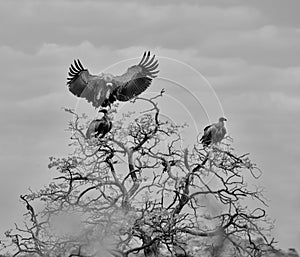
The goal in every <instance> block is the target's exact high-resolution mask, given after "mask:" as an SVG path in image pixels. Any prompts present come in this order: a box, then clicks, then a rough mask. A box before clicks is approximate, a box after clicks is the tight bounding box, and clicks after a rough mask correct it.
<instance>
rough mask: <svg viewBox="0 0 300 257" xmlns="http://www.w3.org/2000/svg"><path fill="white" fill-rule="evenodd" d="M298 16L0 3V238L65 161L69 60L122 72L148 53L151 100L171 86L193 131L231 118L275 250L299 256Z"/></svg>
mask: <svg viewBox="0 0 300 257" xmlns="http://www.w3.org/2000/svg"><path fill="white" fill-rule="evenodd" d="M299 9H300V2H299V1H298V0H289V1H281V0H265V1H261V0H252V1H242V0H215V1H208V0H200V1H199V0H189V1H174V0H172V1H171V0H165V1H156V0H154V1H147V2H146V1H121V0H113V1H112V0H103V1H92V0H90V1H89V0H86V1H68V0H64V1H63V0H59V1H58V0H57V1H5V0H4V1H1V2H0V32H1V37H0V65H1V66H0V67H1V68H0V83H1V94H0V117H1V126H0V137H1V138H0V142H1V148H0V161H1V180H0V204H1V220H0V232H1V231H3V232H4V231H5V230H6V229H8V228H10V227H12V226H13V222H14V221H16V220H20V218H21V215H22V212H23V209H22V205H21V204H20V202H19V200H18V196H19V195H20V194H23V193H25V192H26V191H27V189H28V188H29V187H30V188H32V189H38V188H40V187H42V186H43V185H44V184H47V183H48V182H49V180H50V178H51V177H52V176H53V173H52V172H49V171H48V170H47V164H48V157H49V156H53V155H55V156H60V155H62V154H65V153H67V151H68V148H67V144H68V137H69V135H68V134H67V133H66V132H65V128H66V124H67V120H68V119H69V118H70V117H69V116H68V115H67V114H65V113H64V112H63V111H62V110H61V107H64V106H68V107H71V108H74V107H75V106H78V101H77V99H76V98H75V97H73V96H72V95H71V94H70V93H69V92H68V90H67V88H66V86H65V83H66V73H67V69H68V66H69V64H70V63H71V62H72V60H73V59H74V58H80V59H81V60H82V62H83V63H84V64H85V65H86V66H88V68H89V69H90V71H91V72H93V73H96V74H97V73H100V72H101V71H103V70H105V69H107V68H108V67H109V66H111V65H112V66H114V67H116V68H117V69H120V70H119V71H120V72H123V71H124V67H127V66H128V64H134V63H135V61H132V60H131V61H130V60H128V61H124V60H127V59H130V58H138V57H140V56H141V54H142V52H143V51H144V50H151V51H152V52H153V53H155V54H156V55H157V56H158V59H159V60H160V62H161V66H160V69H161V74H160V75H161V79H160V80H159V79H158V80H157V81H156V82H155V85H153V89H152V90H155V88H157V89H159V88H161V87H168V85H166V84H168V83H169V84H170V85H169V87H168V88H170V89H169V91H168V92H167V94H169V96H170V98H171V99H173V101H175V102H178V103H179V104H180V106H183V107H184V108H182V109H184V110H185V112H187V113H189V115H187V116H189V117H191V119H192V120H193V121H195V122H194V123H195V124H196V125H195V126H199V127H201V128H202V127H203V126H205V125H206V124H207V122H208V120H207V117H209V119H211V120H215V119H217V118H218V117H219V116H221V115H223V113H224V114H225V115H226V117H227V118H228V124H227V127H228V131H229V134H230V135H231V136H232V137H233V138H234V140H235V141H234V144H235V148H236V150H237V151H238V152H241V153H244V152H250V153H251V158H252V160H253V161H254V162H255V163H257V164H258V166H259V167H260V168H261V169H262V170H263V172H264V173H263V177H262V180H261V181H260V182H259V183H260V184H261V185H263V186H264V188H265V193H266V196H267V198H268V199H269V200H270V201H269V214H270V216H271V217H272V218H274V219H276V228H275V230H274V231H273V235H274V236H275V237H276V239H277V240H278V241H279V244H278V246H279V247H282V248H285V249H286V248H288V247H296V248H298V250H300V225H299V224H300V187H299V182H300V173H299V167H298V166H299V158H300V151H299V144H300V136H299V126H300V63H299V53H300V16H299ZM120 61H124V62H122V63H121V64H118V65H116V63H118V62H120ZM123 64H124V65H125V66H124V65H123ZM122 65H123V66H122ZM197 72H199V73H200V75H199V73H197ZM202 76H203V77H202ZM164 78H165V79H164ZM172 80H173V82H172ZM166 81H169V82H168V83H167V82H166ZM208 82H209V83H208ZM172 85H173V87H174V91H172V92H170V90H171V89H172ZM209 85H211V87H210V86H209ZM187 92H188V93H187ZM192 98H193V99H197V104H196V103H195V104H192V103H193V101H192V100H191V101H190V100H189V99H192ZM174 99H175V100H174ZM218 99H219V100H218ZM80 106H86V107H87V108H90V107H89V106H88V105H87V104H86V103H84V102H82V103H81V102H80ZM82 108H85V107H82ZM200 109H201V112H200V111H199V110H200ZM168 111H169V114H168V115H169V116H172V115H173V114H172V113H171V114H170V110H166V113H168ZM197 113H198V115H197ZM199 113H205V115H204V114H203V116H202V115H200V114H199ZM171 118H172V119H174V120H176V118H177V117H176V116H173V117H171Z"/></svg>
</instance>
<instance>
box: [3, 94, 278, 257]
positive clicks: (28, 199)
mask: <svg viewBox="0 0 300 257" xmlns="http://www.w3.org/2000/svg"><path fill="white" fill-rule="evenodd" d="M159 97H162V94H160V95H158V96H156V97H153V98H150V99H146V98H137V99H136V100H135V101H143V102H145V103H146V104H147V105H149V108H148V109H146V110H145V111H144V112H143V113H141V116H140V117H138V118H136V119H134V120H133V121H132V120H131V121H130V117H131V116H132V113H127V114H124V115H123V117H122V118H121V119H120V120H114V121H113V128H112V130H111V131H110V132H109V133H108V134H107V135H106V136H105V137H104V138H101V139H92V140H87V139H86V138H85V133H84V131H85V130H86V128H87V121H86V119H87V117H86V116H85V115H82V116H79V115H78V114H77V113H75V112H74V111H73V110H70V109H66V111H67V112H69V113H71V115H72V118H73V119H72V121H70V123H69V131H70V133H71V144H70V149H72V152H71V153H70V155H68V156H67V157H64V158H54V157H51V158H50V164H49V168H51V169H55V170H56V172H57V173H58V174H59V175H58V176H56V177H55V178H54V180H53V182H51V183H50V184H49V185H48V186H46V187H45V188H43V189H41V190H40V191H38V192H29V193H28V194H26V195H23V196H21V199H22V201H23V202H24V204H25V206H26V209H27V220H26V222H25V223H24V224H25V225H24V226H22V227H21V226H19V225H16V227H15V228H14V229H12V230H10V231H8V232H6V236H7V237H8V238H10V239H11V245H12V246H13V247H14V250H15V256H17V255H24V254H25V255H26V254H30V255H37V256H49V257H50V256H102V255H103V256H110V255H111V256H126V257H127V256H136V255H140V256H147V257H150V256H151V257H152V256H161V255H162V252H163V251H164V254H166V255H169V256H193V255H192V254H193V251H194V250H193V247H192V246H191V243H190V242H195V240H196V241H197V244H199V245H198V248H199V247H200V248H201V250H203V251H205V250H207V249H210V251H211V255H212V256H221V255H220V253H221V252H222V251H231V252H232V253H233V254H236V253H237V252H238V254H239V255H241V256H260V254H261V253H262V251H264V249H266V247H267V246H271V245H272V243H273V240H272V239H271V240H269V238H268V231H269V229H270V227H271V226H272V223H270V221H269V220H268V218H267V215H266V203H265V201H264V197H263V194H262V191H261V190H260V189H259V188H256V187H254V188H251V187H250V186H249V185H248V184H247V181H248V180H251V179H253V180H255V179H258V178H259V176H260V173H261V172H260V170H259V169H258V168H257V167H256V165H255V164H253V163H252V162H251V161H250V159H249V154H242V155H239V154H237V153H236V152H235V151H234V149H232V148H231V145H230V140H224V141H223V143H221V144H219V145H212V146H211V147H209V148H205V149H203V147H202V145H201V144H200V143H199V142H195V145H194V146H193V148H191V149H182V148H181V144H180V140H181V137H180V131H181V130H182V129H183V126H178V125H175V124H172V123H169V122H168V121H164V120H162V119H161V118H160V109H159V106H158V103H157V100H158V98H159ZM133 104H135V103H133ZM115 111H116V110H115ZM195 141H197V140H195ZM250 201H251V202H252V203H251V205H249V206H252V207H251V208H248V207H247V206H248V203H249V202H250ZM233 254H232V256H234V255H233Z"/></svg>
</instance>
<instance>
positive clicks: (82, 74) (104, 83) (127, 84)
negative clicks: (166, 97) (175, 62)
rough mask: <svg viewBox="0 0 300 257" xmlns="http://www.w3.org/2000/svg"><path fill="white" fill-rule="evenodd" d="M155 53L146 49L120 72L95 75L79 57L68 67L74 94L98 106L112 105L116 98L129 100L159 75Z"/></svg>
mask: <svg viewBox="0 0 300 257" xmlns="http://www.w3.org/2000/svg"><path fill="white" fill-rule="evenodd" d="M157 67H158V61H157V60H155V55H153V56H152V57H151V56H150V52H149V51H148V52H144V55H143V58H142V60H141V61H140V62H139V64H137V65H133V66H131V67H129V68H128V69H127V71H126V72H125V73H124V74H123V75H120V76H114V75H112V74H105V73H101V74H100V75H92V74H90V73H89V71H88V70H87V69H85V68H84V67H83V65H82V64H81V62H80V61H79V60H74V65H73V64H71V67H70V68H69V77H68V82H67V85H68V87H69V90H70V91H71V93H72V94H74V95H76V96H78V97H82V98H85V99H86V100H87V101H88V102H91V103H92V105H93V106H94V107H95V108H98V107H107V106H110V105H111V104H112V103H113V102H114V101H116V100H118V101H122V102H125V101H129V100H130V99H133V98H134V97H136V96H138V95H139V94H141V93H142V92H144V91H145V90H146V89H147V88H148V87H149V86H150V84H151V81H152V79H153V78H155V77H156V76H157V73H158V72H159V70H157Z"/></svg>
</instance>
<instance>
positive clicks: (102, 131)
mask: <svg viewBox="0 0 300 257" xmlns="http://www.w3.org/2000/svg"><path fill="white" fill-rule="evenodd" d="M99 112H103V114H104V115H103V117H102V118H101V119H96V120H93V121H92V122H91V123H90V125H89V127H88V129H87V131H86V138H87V139H91V138H92V137H96V138H103V137H104V136H105V135H106V134H107V133H108V132H109V131H110V130H111V128H112V122H111V120H110V119H109V117H108V115H107V110H105V109H102V110H100V111H99Z"/></svg>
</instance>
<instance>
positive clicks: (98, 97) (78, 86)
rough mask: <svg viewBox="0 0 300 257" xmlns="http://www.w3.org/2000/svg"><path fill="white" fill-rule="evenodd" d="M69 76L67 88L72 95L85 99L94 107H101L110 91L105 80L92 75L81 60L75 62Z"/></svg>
mask: <svg viewBox="0 0 300 257" xmlns="http://www.w3.org/2000/svg"><path fill="white" fill-rule="evenodd" d="M68 74H69V77H68V78H67V80H68V81H67V86H68V87H69V90H70V92H71V93H72V94H74V95H75V96H77V97H81V98H85V99H86V100H87V101H88V102H91V103H92V105H93V106H94V107H99V106H100V105H101V104H102V103H103V101H104V100H105V96H106V94H107V90H108V87H107V86H106V82H105V81H104V79H103V78H101V77H100V76H95V75H91V74H90V73H89V71H88V70H87V69H85V68H84V67H83V65H82V64H81V62H80V61H79V60H74V65H73V64H71V66H70V68H69V73H68Z"/></svg>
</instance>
